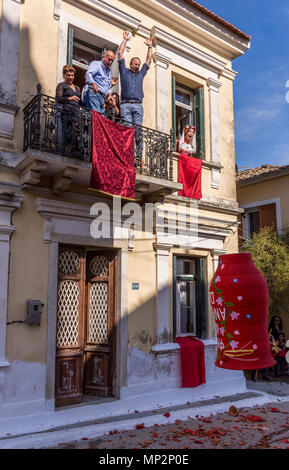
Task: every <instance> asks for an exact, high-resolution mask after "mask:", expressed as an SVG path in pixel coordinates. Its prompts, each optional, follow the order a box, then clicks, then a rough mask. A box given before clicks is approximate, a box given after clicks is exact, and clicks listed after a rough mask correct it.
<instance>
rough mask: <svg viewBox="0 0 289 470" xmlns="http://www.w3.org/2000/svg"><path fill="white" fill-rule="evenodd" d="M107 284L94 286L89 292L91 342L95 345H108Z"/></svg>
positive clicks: (101, 283) (100, 283)
mask: <svg viewBox="0 0 289 470" xmlns="http://www.w3.org/2000/svg"><path fill="white" fill-rule="evenodd" d="M107 287H108V286H107V283H105V282H97V283H95V284H92V286H91V287H90V291H89V307H90V308H89V339H88V340H89V341H92V342H94V343H104V344H106V343H108V328H107V315H108V311H107V307H108V288H107Z"/></svg>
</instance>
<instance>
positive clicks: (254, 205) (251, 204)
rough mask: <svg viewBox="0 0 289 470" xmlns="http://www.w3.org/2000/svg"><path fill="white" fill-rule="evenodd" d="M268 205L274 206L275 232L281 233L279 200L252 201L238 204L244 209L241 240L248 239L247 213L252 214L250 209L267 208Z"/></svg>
mask: <svg viewBox="0 0 289 470" xmlns="http://www.w3.org/2000/svg"><path fill="white" fill-rule="evenodd" d="M269 204H275V205H276V223H277V232H278V234H279V235H280V234H281V232H282V216H281V204H280V198H279V197H277V198H272V199H264V200H263V201H254V202H249V203H247V204H239V206H240V207H241V208H242V209H244V211H245V212H244V215H243V233H242V235H243V238H245V239H248V234H249V233H250V230H249V223H250V222H249V217H248V212H252V209H257V208H258V207H260V206H267V205H269Z"/></svg>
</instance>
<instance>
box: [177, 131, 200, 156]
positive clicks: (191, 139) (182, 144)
mask: <svg viewBox="0 0 289 470" xmlns="http://www.w3.org/2000/svg"><path fill="white" fill-rule="evenodd" d="M196 149H197V144H196V128H195V127H194V126H191V125H190V124H187V125H186V127H185V128H184V130H183V133H182V136H181V138H180V141H179V152H180V153H184V154H185V155H192V156H193V155H194V154H195V153H196Z"/></svg>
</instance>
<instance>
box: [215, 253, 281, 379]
mask: <svg viewBox="0 0 289 470" xmlns="http://www.w3.org/2000/svg"><path fill="white" fill-rule="evenodd" d="M210 302H211V306H212V309H213V313H214V317H215V322H216V328H217V340H218V352H217V359H216V366H217V367H221V368H223V369H234V370H252V369H265V368H267V367H271V366H274V365H275V364H276V361H275V359H274V358H273V356H272V352H271V345H270V342H269V335H268V325H267V318H268V307H269V293H268V286H267V283H266V280H265V278H264V276H263V275H262V274H261V273H260V271H259V270H258V269H257V267H256V266H255V264H254V262H253V259H252V256H251V254H250V253H239V254H232V255H222V256H220V258H219V265H218V268H217V271H216V272H215V275H214V277H213V280H212V281H211V285H210Z"/></svg>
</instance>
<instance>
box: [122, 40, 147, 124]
mask: <svg viewBox="0 0 289 470" xmlns="http://www.w3.org/2000/svg"><path fill="white" fill-rule="evenodd" d="M128 40H129V32H128V31H124V33H123V41H122V43H121V45H120V46H119V51H118V65H119V73H120V82H121V105H120V110H121V118H122V119H123V120H124V121H128V122H130V123H132V124H138V125H139V126H141V125H142V122H143V106H142V100H143V97H144V94H143V79H144V77H145V75H146V73H147V71H148V69H149V67H150V64H151V61H152V39H151V38H148V39H146V41H145V44H146V45H147V46H148V52H147V57H146V61H145V63H144V64H143V66H142V67H141V68H140V66H141V61H140V59H139V58H138V57H133V58H132V59H131V61H130V66H129V68H127V67H126V66H125V60H124V58H123V54H124V51H125V47H126V43H127V41H128Z"/></svg>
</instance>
